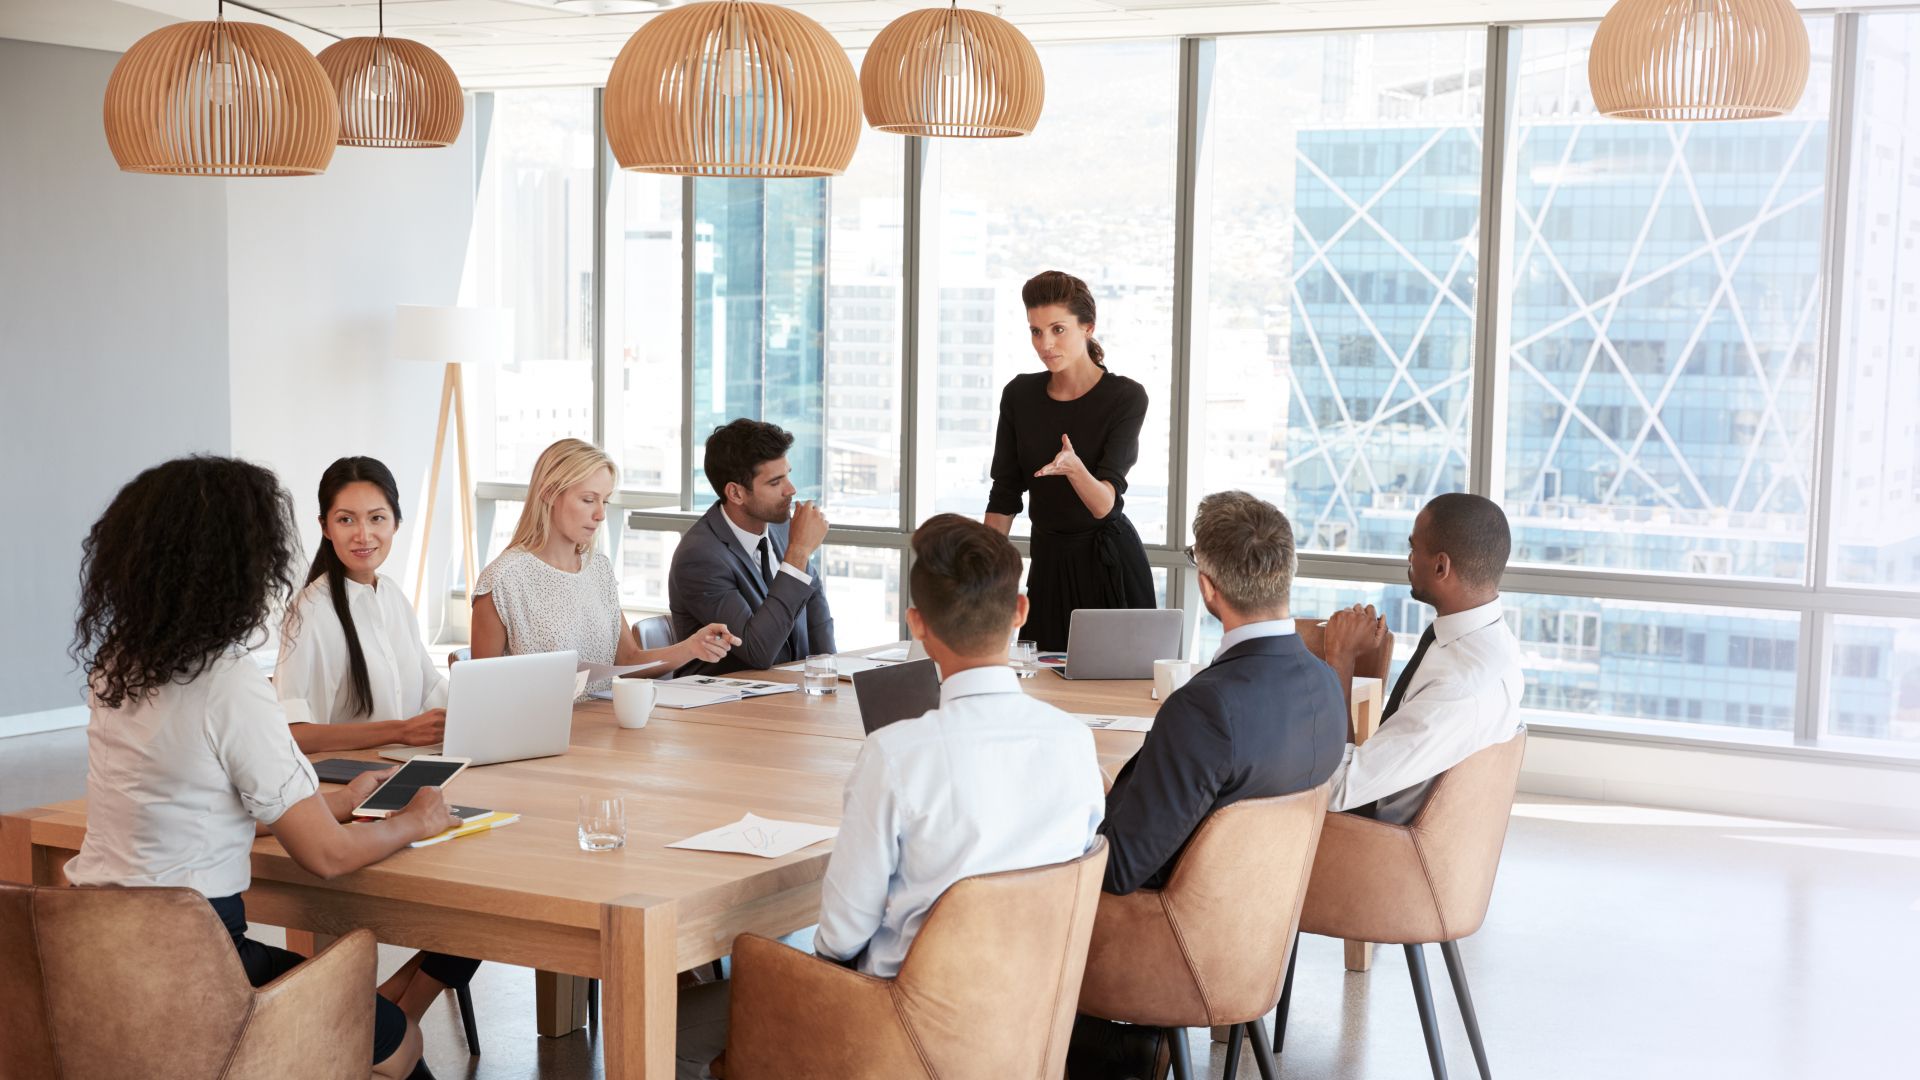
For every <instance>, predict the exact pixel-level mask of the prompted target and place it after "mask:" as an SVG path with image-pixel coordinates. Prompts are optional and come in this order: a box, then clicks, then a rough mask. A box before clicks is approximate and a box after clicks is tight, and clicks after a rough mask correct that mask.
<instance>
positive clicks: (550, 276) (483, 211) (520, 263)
mask: <svg viewBox="0 0 1920 1080" xmlns="http://www.w3.org/2000/svg"><path fill="white" fill-rule="evenodd" d="M476 104H477V109H476V111H477V113H478V114H479V115H478V116H477V118H476V119H477V121H478V122H479V123H482V124H484V125H485V130H486V138H485V140H484V146H485V147H486V156H485V158H483V159H482V160H481V162H480V163H479V168H480V175H479V192H478V197H477V198H476V200H475V204H474V214H473V239H472V243H471V251H470V252H469V255H468V259H469V266H468V274H467V279H468V286H469V287H468V288H467V289H466V290H464V291H463V292H464V294H463V296H462V300H463V301H464V302H467V303H471V304H476V305H480V306H484V307H501V308H509V309H511V310H512V311H513V350H512V358H511V359H510V360H509V361H508V362H507V364H506V365H505V366H504V367H500V368H497V369H490V370H487V371H483V372H478V373H476V377H475V378H473V379H472V389H473V391H474V400H473V401H472V402H470V403H469V406H468V407H469V415H470V416H471V417H472V418H473V420H474V421H475V422H476V424H477V426H478V427H479V432H480V434H479V437H478V439H477V442H478V448H477V449H478V452H477V453H476V454H475V457H476V459H477V460H476V461H475V467H476V468H477V470H478V471H479V474H480V476H481V478H483V479H492V480H502V481H506V482H508V483H520V484H524V483H526V482H527V477H528V476H529V475H530V474H531V473H532V472H533V462H534V459H535V458H537V457H539V456H540V451H542V450H544V449H546V447H547V445H548V444H549V443H551V442H553V441H554V440H555V439H559V438H564V437H566V436H569V435H571V436H575V437H577V438H582V439H591V438H593V436H594V430H593V355H594V340H593V298H594V296H595V293H596V285H595V282H594V280H593V228H594V220H595V218H594V205H593V172H594V154H595V147H596V146H597V145H598V134H597V133H596V132H595V131H594V130H593V91H592V90H588V89H566V90H516V91H512V92H503V93H498V94H487V95H481V96H480V98H479V99H478V101H477V103H476ZM489 421H491V428H492V437H491V438H488V437H487V435H486V434H485V433H486V431H487V427H488V424H489Z"/></svg>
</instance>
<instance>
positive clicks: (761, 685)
mask: <svg viewBox="0 0 1920 1080" xmlns="http://www.w3.org/2000/svg"><path fill="white" fill-rule="evenodd" d="M660 685H661V686H663V687H664V686H681V687H691V688H693V689H697V690H712V691H716V692H718V691H725V692H728V693H732V694H737V695H739V696H740V697H765V696H767V695H768V694H791V693H793V692H794V691H795V690H798V689H800V684H799V683H790V682H773V681H771V680H766V679H729V678H726V677H725V676H721V675H682V676H681V677H679V678H677V679H673V680H670V681H668V682H663V683H661V684H660Z"/></svg>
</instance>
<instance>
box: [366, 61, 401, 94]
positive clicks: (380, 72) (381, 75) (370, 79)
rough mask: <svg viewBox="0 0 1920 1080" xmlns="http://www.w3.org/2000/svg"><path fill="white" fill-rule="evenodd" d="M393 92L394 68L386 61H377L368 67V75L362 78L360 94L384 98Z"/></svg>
mask: <svg viewBox="0 0 1920 1080" xmlns="http://www.w3.org/2000/svg"><path fill="white" fill-rule="evenodd" d="M392 93H393V68H392V67H390V66H388V65H387V64H386V63H385V62H376V63H375V64H374V65H373V66H372V67H370V68H368V69H367V74H366V77H365V78H363V79H361V80H360V96H361V97H364V98H383V97H388V96H390V95H392Z"/></svg>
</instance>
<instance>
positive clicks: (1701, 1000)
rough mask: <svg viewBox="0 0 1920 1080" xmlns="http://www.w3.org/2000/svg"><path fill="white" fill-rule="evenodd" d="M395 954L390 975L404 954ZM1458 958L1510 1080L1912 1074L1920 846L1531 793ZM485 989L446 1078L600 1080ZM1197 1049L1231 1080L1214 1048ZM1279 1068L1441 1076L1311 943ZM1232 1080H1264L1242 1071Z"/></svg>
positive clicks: (1381, 969) (1390, 1009)
mask: <svg viewBox="0 0 1920 1080" xmlns="http://www.w3.org/2000/svg"><path fill="white" fill-rule="evenodd" d="M76 734H77V733H73V732H61V733H54V734H52V735H45V736H28V737H25V738H20V739H8V740H0V809H4V808H7V807H16V806H23V805H33V804H36V803H39V802H45V801H49V800H53V799H59V798H68V797H72V796H73V795H76V794H78V793H79V780H80V778H82V777H83V776H84V760H83V759H84V754H85V747H84V739H76V738H75V737H74V736H75V735H76ZM76 752H77V754H78V755H79V756H80V758H81V759H82V760H80V761H78V762H76V761H75V758H74V756H75V754H76ZM262 936H263V937H266V936H268V935H265V934H263V935H262ZM382 951H383V968H386V967H391V966H392V965H395V964H397V963H398V962H399V961H400V960H401V959H402V957H403V955H404V954H402V953H401V952H400V951H399V950H392V949H384V950H382ZM1461 951H1462V953H1463V954H1464V957H1465V961H1466V965H1467V967H1468V970H1469V974H1470V978H1471V982H1472V990H1473V995H1474V1003H1475V1005H1476V1006H1477V1007H1478V1010H1479V1014H1480V1022H1481V1025H1482V1028H1483V1030H1484V1032H1485V1035H1486V1042H1487V1049H1488V1054H1489V1056H1490V1058H1491V1063H1492V1066H1493V1070H1494V1073H1495V1075H1496V1076H1500V1077H1503V1078H1511V1080H1588V1078H1591V1080H1621V1078H1626V1077H1632V1078H1635V1080H1655V1078H1667V1077H1671V1078H1675V1080H1699V1078H1719V1077H1728V1078H1733V1077H1738V1078H1741V1080H1828V1078H1833V1080H1841V1078H1846V1080H1879V1078H1886V1080H1913V1078H1915V1077H1920V1049H1917V1048H1916V1046H1917V1044H1916V1040H1915V1033H1914V1028H1913V1026H1912V1025H1913V1024H1914V1023H1915V1021H1916V1019H1920V980H1917V979H1916V973H1920V835H1915V834H1911V833H1896V832H1876V831H1870V830H1860V829H1842V828H1833V827H1828V826H1816V825H1797V824H1791V823H1786V822H1778V821H1763V820H1755V819H1748V818H1729V817H1717V816H1713V815H1708V814H1700V813H1691V812H1683V811H1672V810H1656V809H1647V808H1642V807H1633V806H1618V805H1607V804H1598V803H1586V802H1575V801H1569V800H1561V799H1549V798H1541V797H1531V796H1523V797H1522V799H1521V801H1520V804H1519V805H1518V806H1517V807H1516V808H1515V810H1514V819H1513V826H1512V829H1511V831H1510V832H1509V834H1508V840H1507V847H1506V854H1505V858H1504V861H1503V863H1502V866H1501V873H1500V881H1499V884H1498V886H1497V887H1496V888H1495V890H1494V897H1493V906H1492V910H1491V912H1490V913H1489V915H1488V917H1487V923H1486V926H1485V927H1484V928H1483V929H1482V930H1481V931H1480V932H1479V933H1478V934H1476V935H1474V936H1473V937H1471V938H1469V939H1467V940H1466V941H1465V942H1464V943H1462V946H1461ZM1427 962H1428V967H1429V972H1430V975H1431V977H1432V978H1433V980H1434V996H1435V1001H1436V1003H1437V1005H1438V1007H1439V1010H1440V1013H1441V1017H1442V1020H1443V1024H1444V1026H1443V1028H1442V1038H1443V1039H1444V1041H1445V1043H1446V1049H1447V1064H1448V1068H1449V1070H1450V1071H1451V1074H1452V1075H1454V1076H1456V1077H1471V1076H1473V1075H1474V1064H1473V1057H1472V1054H1471V1052H1470V1050H1469V1048H1468V1045H1467V1039H1466V1034H1465V1031H1464V1029H1463V1028H1462V1027H1461V1026H1460V1021H1459V1015H1458V1013H1457V1011H1456V1010H1455V1006H1454V1000H1453V995H1452V992H1451V990H1450V989H1449V987H1448V986H1447V983H1446V977H1445V968H1444V967H1443V966H1442V964H1441V960H1440V955H1439V950H1438V949H1429V950H1428V960H1427ZM474 996H475V999H476V1011H477V1012H478V1013H479V1019H480V1029H481V1037H482V1042H483V1053H482V1054H481V1055H480V1056H478V1057H469V1056H468V1054H467V1052H466V1047H465V1043H464V1040H463V1039H462V1037H461V1034H460V1023H459V1019H458V1017H457V1015H456V1014H455V1012H454V1009H453V1006H452V1004H451V1002H450V1001H449V1002H447V1003H444V1004H441V1005H437V1006H435V1008H434V1009H433V1011H432V1012H431V1013H429V1014H428V1016H427V1020H426V1023H425V1025H424V1026H425V1029H426V1033H427V1048H428V1049H427V1054H428V1061H429V1062H430V1063H431V1065H432V1067H433V1069H434V1071H435V1073H436V1074H437V1075H438V1076H440V1077H442V1078H449V1077H473V1078H479V1077H485V1078H490V1080H491V1078H499V1080H521V1078H526V1080H532V1078H536V1077H581V1078H586V1077H597V1076H598V1075H599V1074H600V1069H599V1054H598V1051H597V1048H596V1047H595V1045H594V1041H593V1039H592V1038H591V1037H590V1036H589V1035H588V1034H587V1033H585V1032H576V1033H575V1034H573V1035H571V1036H569V1037H566V1038H561V1039H542V1038H539V1037H538V1036H537V1035H535V1034H534V1031H533V977H532V975H531V973H530V972H528V971H526V970H525V969H521V968H513V967H507V966H504V965H498V964H489V965H486V966H484V967H482V968H481V972H480V975H479V977H478V979H477V980H476V981H475V984H474ZM992 1034H993V1033H991V1032H982V1033H981V1037H982V1038H991V1037H992ZM1191 1037H1192V1040H1193V1046H1194V1050H1195V1052H1196V1057H1195V1060H1196V1062H1198V1061H1200V1060H1209V1061H1210V1063H1211V1066H1212V1067H1211V1070H1210V1072H1209V1075H1213V1076H1217V1075H1219V1071H1220V1068H1221V1066H1222V1061H1221V1059H1220V1055H1219V1048H1218V1047H1212V1046H1209V1045H1207V1043H1206V1033H1205V1032H1200V1031H1196V1032H1192V1033H1191ZM1202 1055H1205V1056H1204V1057H1203V1056H1202ZM1280 1066H1281V1068H1280V1072H1281V1075H1283V1076H1288V1077H1303V1078H1304V1077H1311V1078H1320V1080H1360V1078H1363V1077H1364V1078H1413V1080H1417V1078H1420V1077H1425V1076H1427V1075H1429V1073H1428V1067H1427V1061H1426V1052H1425V1049H1424V1047H1423V1045H1422V1042H1421V1039H1420V1025H1419V1020H1418V1017H1417V1016H1416V1014H1415V1013H1414V1008H1413V999H1412V996H1411V991H1410V990H1409V987H1408V980H1407V972H1406V963H1405V960H1404V958H1403V955H1402V953H1401V951H1400V950H1399V949H1398V948H1388V949H1381V950H1379V951H1378V952H1377V959H1376V961H1375V964H1374V968H1373V970H1372V971H1371V972H1370V973H1367V974H1364V975H1361V974H1350V973H1347V972H1345V971H1343V970H1342V968H1341V958H1340V949H1339V945H1338V944H1337V943H1335V942H1331V941H1326V940H1322V939H1317V938H1308V939H1305V940H1304V941H1303V942H1302V945H1301V951H1300V967H1299V970H1298V973H1297V975H1296V978H1295V985H1294V1005H1293V1019H1292V1022H1291V1024H1290V1025H1289V1031H1288V1033H1287V1039H1286V1046H1285V1052H1284V1053H1283V1054H1282V1056H1281V1061H1280ZM1240 1075H1241V1076H1242V1077H1254V1076H1256V1075H1257V1073H1256V1072H1255V1070H1254V1068H1253V1064H1252V1062H1251V1060H1249V1059H1247V1058H1245V1057H1243V1061H1242V1065H1241V1072H1240Z"/></svg>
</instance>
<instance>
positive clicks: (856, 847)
mask: <svg viewBox="0 0 1920 1080" xmlns="http://www.w3.org/2000/svg"><path fill="white" fill-rule="evenodd" d="M1105 816H1106V796H1105V793H1104V791H1103V785H1102V783H1101V780H1100V763H1099V759H1098V758H1097V757H1096V756H1095V754H1094V748H1093V734H1092V733H1091V732H1089V731H1088V730H1087V726H1086V725H1085V724H1083V723H1081V722H1080V721H1079V720H1076V719H1074V718H1073V717H1072V716H1069V715H1067V714H1066V713H1064V712H1061V711H1060V710H1059V709H1056V708H1054V707H1053V706H1051V705H1048V704H1045V703H1044V702H1041V701H1037V700H1035V699H1033V698H1030V697H1028V696H1027V695H1026V694H1025V693H1023V692H1021V689H1020V680H1019V678H1017V677H1016V676H1015V675H1014V673H1013V670H1012V669H1011V668H1007V667H1001V666H992V667H978V668H969V669H967V670H966V671H962V672H959V673H957V674H954V675H952V676H950V677H948V678H947V680H946V681H945V682H943V683H941V684H940V707H939V708H938V709H935V710H934V711H932V712H930V713H927V714H925V715H924V716H921V717H918V718H917V719H913V720H901V721H898V722H896V723H892V724H889V725H887V726H886V727H883V728H881V729H880V730H878V731H875V732H874V733H873V734H871V735H869V736H867V741H866V744H865V745H864V746H862V747H861V748H860V756H859V758H858V760H856V761H855V762H854V765H853V774H852V775H851V776H849V777H848V778H847V788H846V795H845V799H844V808H843V811H842V814H841V819H840V836H839V838H838V839H837V840H835V841H834V846H833V855H832V856H831V857H830V859H829V860H828V863H827V875H826V880H825V881H824V882H822V884H821V896H820V928H819V930H817V931H816V932H815V933H814V938H813V944H814V951H815V952H817V953H819V954H820V955H821V956H824V957H827V958H829V959H834V960H843V961H844V960H850V959H852V958H854V957H859V969H860V970H861V971H863V972H865V973H867V974H869V975H877V976H880V977H882V978H892V977H893V976H894V975H895V974H897V973H898V972H899V970H900V965H901V963H902V962H904V961H905V960H906V958H907V950H908V949H909V948H910V947H911V946H912V944H913V937H914V935H915V934H916V933H918V932H919V930H920V925H921V924H922V923H923V922H925V921H926V918H927V912H928V911H929V910H930V909H932V907H933V902H934V901H935V900H938V899H939V898H940V894H941V893H943V892H945V891H946V890H947V887H948V886H949V885H952V884H953V883H954V882H956V881H959V880H960V879H961V878H965V877H972V876H974V875H976V874H992V873H997V872H999V871H1002V870H1022V869H1026V868H1028V867H1033V866H1045V865H1048V864H1050V863H1057V862H1066V861H1068V860H1070V859H1077V858H1079V857H1080V856H1081V855H1083V854H1085V853H1086V850H1087V848H1088V846H1089V845H1091V844H1092V843H1093V840H1094V836H1095V834H1096V832H1097V830H1098V829H1099V827H1100V821H1101V819H1102V818H1103V817H1105Z"/></svg>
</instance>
